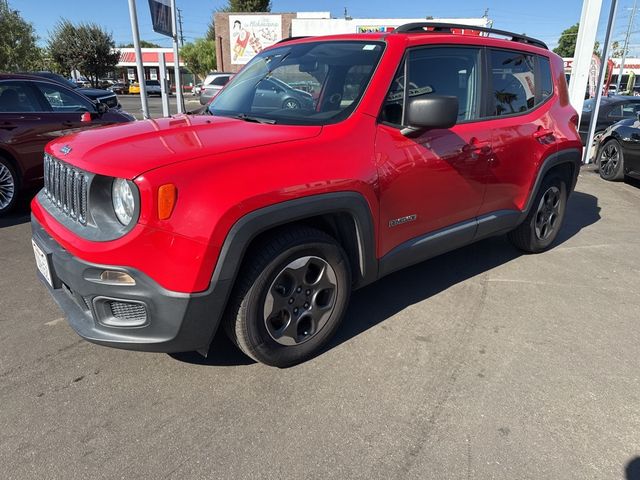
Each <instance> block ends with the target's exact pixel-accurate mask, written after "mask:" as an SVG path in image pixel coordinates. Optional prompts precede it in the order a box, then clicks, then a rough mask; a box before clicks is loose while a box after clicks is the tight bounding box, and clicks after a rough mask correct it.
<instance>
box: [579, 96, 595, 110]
mask: <svg viewBox="0 0 640 480" xmlns="http://www.w3.org/2000/svg"><path fill="white" fill-rule="evenodd" d="M595 104H596V100H595V98H590V99H589V100H585V101H584V103H583V104H582V111H583V112H590V111H591V110H593V106H594V105H595Z"/></svg>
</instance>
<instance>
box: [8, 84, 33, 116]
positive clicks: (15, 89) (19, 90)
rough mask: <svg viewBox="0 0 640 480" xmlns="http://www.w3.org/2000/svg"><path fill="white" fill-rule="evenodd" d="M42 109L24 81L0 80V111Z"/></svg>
mask: <svg viewBox="0 0 640 480" xmlns="http://www.w3.org/2000/svg"><path fill="white" fill-rule="evenodd" d="M39 110H42V109H41V108H40V106H39V104H38V101H37V99H36V98H35V96H34V94H33V92H32V91H31V89H30V88H29V87H28V86H27V84H26V83H21V82H0V112H37V111H39Z"/></svg>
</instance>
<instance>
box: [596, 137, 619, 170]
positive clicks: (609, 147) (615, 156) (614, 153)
mask: <svg viewBox="0 0 640 480" xmlns="http://www.w3.org/2000/svg"><path fill="white" fill-rule="evenodd" d="M598 171H599V172H600V176H601V177H602V178H604V179H605V180H610V181H620V180H624V154H623V153H622V145H620V143H619V142H618V141H617V140H616V139H614V138H612V139H611V140H608V141H607V143H605V144H604V146H603V147H602V148H601V149H600V153H599V154H598Z"/></svg>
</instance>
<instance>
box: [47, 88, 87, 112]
mask: <svg viewBox="0 0 640 480" xmlns="http://www.w3.org/2000/svg"><path fill="white" fill-rule="evenodd" d="M34 85H36V87H37V88H38V89H39V90H40V92H41V93H42V94H43V95H44V97H45V99H46V100H47V102H48V103H49V105H50V106H51V109H52V110H53V111H54V112H58V113H63V112H92V111H93V110H94V107H93V104H92V103H91V102H90V101H89V100H85V99H84V98H82V97H81V96H79V95H76V94H75V93H72V92H70V91H68V90H66V89H64V88H62V87H58V86H57V85H52V84H49V83H41V82H34Z"/></svg>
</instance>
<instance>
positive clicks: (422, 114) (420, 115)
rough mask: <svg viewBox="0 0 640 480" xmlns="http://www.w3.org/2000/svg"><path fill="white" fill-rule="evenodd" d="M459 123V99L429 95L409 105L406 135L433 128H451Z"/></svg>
mask: <svg viewBox="0 0 640 480" xmlns="http://www.w3.org/2000/svg"><path fill="white" fill-rule="evenodd" d="M457 121H458V97H451V96H438V95H433V96H431V95H429V96H427V97H425V98H412V99H410V100H409V103H408V105H407V111H406V115H405V123H406V125H407V127H406V128H405V129H403V130H402V133H403V134H404V135H410V134H411V133H416V132H420V131H422V130H426V129H432V128H451V127H453V126H454V125H455V124H456V122H457Z"/></svg>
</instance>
